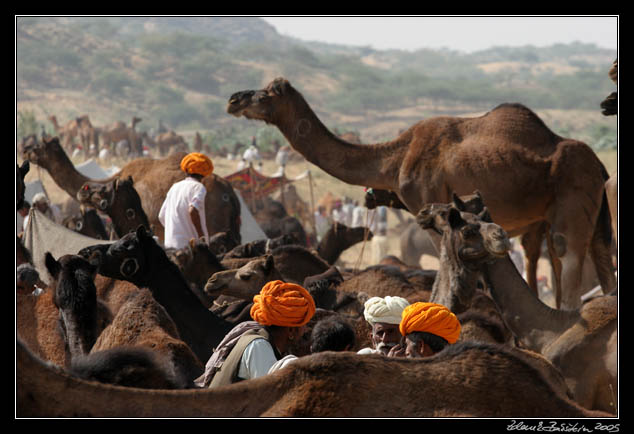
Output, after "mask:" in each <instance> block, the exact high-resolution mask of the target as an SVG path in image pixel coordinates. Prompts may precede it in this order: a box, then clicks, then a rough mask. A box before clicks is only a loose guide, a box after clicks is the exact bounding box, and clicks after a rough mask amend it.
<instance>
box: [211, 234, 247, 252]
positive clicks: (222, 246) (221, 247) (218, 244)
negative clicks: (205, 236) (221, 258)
mask: <svg viewBox="0 0 634 434" xmlns="http://www.w3.org/2000/svg"><path fill="white" fill-rule="evenodd" d="M239 244H240V240H238V238H237V237H236V235H235V233H234V232H233V231H223V232H218V233H215V234H213V235H210V236H209V240H208V241H207V245H208V246H209V251H210V252H212V253H213V254H214V255H224V254H225V253H227V252H228V251H230V250H231V249H233V248H234V247H236V246H238V245H239Z"/></svg>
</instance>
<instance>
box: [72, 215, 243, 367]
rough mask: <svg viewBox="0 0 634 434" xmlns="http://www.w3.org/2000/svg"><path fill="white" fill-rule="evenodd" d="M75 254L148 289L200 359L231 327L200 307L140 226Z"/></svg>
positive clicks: (103, 271) (104, 271)
mask: <svg viewBox="0 0 634 434" xmlns="http://www.w3.org/2000/svg"><path fill="white" fill-rule="evenodd" d="M79 255H80V256H84V257H87V258H91V260H94V261H96V262H97V263H98V264H99V268H98V272H99V273H100V274H102V275H104V276H106V277H111V278H114V279H119V280H127V281H128V282H132V283H134V284H135V285H136V286H138V287H146V288H148V289H149V290H150V291H151V292H152V295H153V296H154V298H155V299H156V301H157V302H159V303H160V304H161V305H162V306H163V307H164V308H165V310H166V311H167V313H168V314H169V316H171V317H172V320H173V321H174V323H175V324H176V327H177V329H178V333H179V336H180V338H181V339H182V340H183V341H184V342H185V343H187V344H188V345H189V346H190V348H191V349H192V351H193V352H194V354H196V356H197V357H198V359H199V360H201V361H207V360H209V357H210V356H211V353H212V351H213V349H214V348H215V347H216V346H217V345H218V344H219V343H220V341H221V340H222V339H223V338H224V337H225V335H226V334H227V333H228V332H229V330H231V328H232V327H233V324H232V323H229V322H227V321H224V320H222V319H221V318H219V317H218V316H217V315H215V314H214V313H212V312H211V311H209V310H207V308H205V306H203V304H202V303H201V302H200V300H199V299H198V297H196V295H195V294H194V293H193V292H192V291H191V289H190V286H189V284H188V283H187V281H186V280H185V277H184V276H183V274H182V273H181V271H180V270H179V269H178V266H177V265H176V264H174V263H173V262H172V261H170V259H169V257H168V256H167V254H166V253H165V250H163V248H162V247H161V246H160V245H159V244H158V243H157V242H156V241H155V240H154V238H153V237H152V236H151V235H150V234H149V233H148V232H147V231H146V229H145V228H144V227H143V226H140V227H139V228H138V229H137V230H136V232H130V233H129V234H127V235H125V236H124V237H122V238H121V239H120V240H117V241H116V242H114V243H112V244H105V245H96V246H91V247H87V248H85V249H82V250H81V251H80V252H79Z"/></svg>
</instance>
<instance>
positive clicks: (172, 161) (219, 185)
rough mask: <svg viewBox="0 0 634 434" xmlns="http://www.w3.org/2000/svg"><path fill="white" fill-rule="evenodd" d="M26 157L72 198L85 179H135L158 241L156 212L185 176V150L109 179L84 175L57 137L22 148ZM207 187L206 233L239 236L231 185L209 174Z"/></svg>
mask: <svg viewBox="0 0 634 434" xmlns="http://www.w3.org/2000/svg"><path fill="white" fill-rule="evenodd" d="M21 151H22V154H23V156H24V158H25V159H26V160H29V161H30V162H31V163H33V164H37V165H38V166H40V167H42V168H44V169H45V170H46V171H48V173H49V174H50V175H51V177H52V178H53V180H54V181H55V183H56V184H57V185H58V186H59V187H60V188H61V189H62V190H64V191H66V192H67V193H68V194H69V195H70V196H71V197H72V198H73V199H74V200H75V201H76V200H77V192H78V191H79V190H80V189H81V188H82V186H83V185H84V184H85V183H86V182H101V183H107V182H110V181H112V180H114V179H115V178H120V179H126V178H128V177H130V176H131V177H132V178H133V179H134V187H135V189H136V191H137V193H138V195H139V197H140V198H141V203H142V205H143V210H144V211H145V214H146V216H147V217H148V219H149V221H150V226H151V228H152V230H153V232H154V235H156V236H157V237H158V238H159V240H163V233H164V229H163V226H162V225H161V223H160V221H159V219H158V214H159V211H160V209H161V205H162V204H163V201H164V200H165V196H166V195H167V192H168V190H169V189H170V187H171V186H172V184H174V183H175V182H178V181H181V180H182V179H184V178H185V173H184V172H183V171H182V170H180V161H181V160H182V158H183V157H184V156H185V155H186V154H185V153H177V154H172V155H170V156H169V157H167V158H164V159H158V160H155V159H151V158H138V159H136V160H133V161H130V162H129V163H127V164H126V165H125V166H124V167H123V168H122V169H121V170H120V171H119V172H117V173H116V174H114V175H113V176H111V177H110V178H107V179H103V180H94V179H90V178H87V177H85V176H84V175H82V174H81V173H79V171H77V169H75V166H74V165H73V163H72V162H71V161H70V159H69V158H68V155H66V153H65V152H64V150H63V149H62V147H61V146H60V144H59V139H58V138H56V137H55V138H52V139H50V140H47V139H44V140H43V141H41V142H29V143H26V144H25V146H24V147H23V148H22V150H21ZM202 182H203V184H204V185H205V188H206V189H207V196H206V197H205V209H206V210H208V211H207V212H206V213H205V217H206V219H207V231H208V232H209V235H212V234H215V233H217V232H224V231H231V232H233V233H235V234H236V237H238V238H239V237H240V202H239V200H238V197H237V196H236V194H235V192H234V190H233V187H232V186H231V184H229V182H227V181H225V180H224V179H223V178H222V177H220V176H218V175H216V174H211V175H209V176H206V177H205V178H203V181H202Z"/></svg>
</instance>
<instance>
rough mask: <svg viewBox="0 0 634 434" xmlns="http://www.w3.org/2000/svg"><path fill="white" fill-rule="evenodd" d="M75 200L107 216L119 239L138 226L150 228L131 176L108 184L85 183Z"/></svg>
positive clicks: (116, 179)
mask: <svg viewBox="0 0 634 434" xmlns="http://www.w3.org/2000/svg"><path fill="white" fill-rule="evenodd" d="M77 200H78V201H79V203H80V204H82V205H86V206H90V207H94V208H96V209H98V210H100V211H101V212H103V213H105V214H107V215H108V216H109V217H110V219H111V220H112V225H113V226H114V231H115V233H116V234H117V236H118V237H119V238H121V237H122V236H124V235H125V234H127V233H128V232H130V231H133V230H136V228H138V227H139V226H140V225H143V226H145V227H147V228H149V227H150V222H149V221H148V218H147V215H146V214H145V211H143V206H142V204H141V198H140V197H139V194H138V193H137V191H136V189H135V188H134V180H133V179H132V177H131V176H128V177H127V178H115V179H113V180H112V181H109V182H86V183H84V185H82V187H81V188H80V189H79V190H78V191H77Z"/></svg>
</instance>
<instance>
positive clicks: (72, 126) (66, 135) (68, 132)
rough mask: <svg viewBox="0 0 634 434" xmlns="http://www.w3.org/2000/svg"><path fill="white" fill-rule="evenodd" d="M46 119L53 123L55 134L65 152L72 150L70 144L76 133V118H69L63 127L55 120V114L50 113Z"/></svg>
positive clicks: (72, 142)
mask: <svg viewBox="0 0 634 434" xmlns="http://www.w3.org/2000/svg"><path fill="white" fill-rule="evenodd" d="M48 120H49V121H50V122H51V123H52V124H53V128H54V129H55V134H57V135H58V136H59V137H60V139H61V140H62V146H63V147H64V149H65V150H66V151H67V152H70V151H72V145H73V144H74V141H75V138H76V137H77V134H78V124H77V119H71V120H70V121H68V122H67V123H66V124H65V125H64V126H63V127H62V126H61V125H60V124H59V122H58V121H57V116H55V115H51V116H49V117H48Z"/></svg>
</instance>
